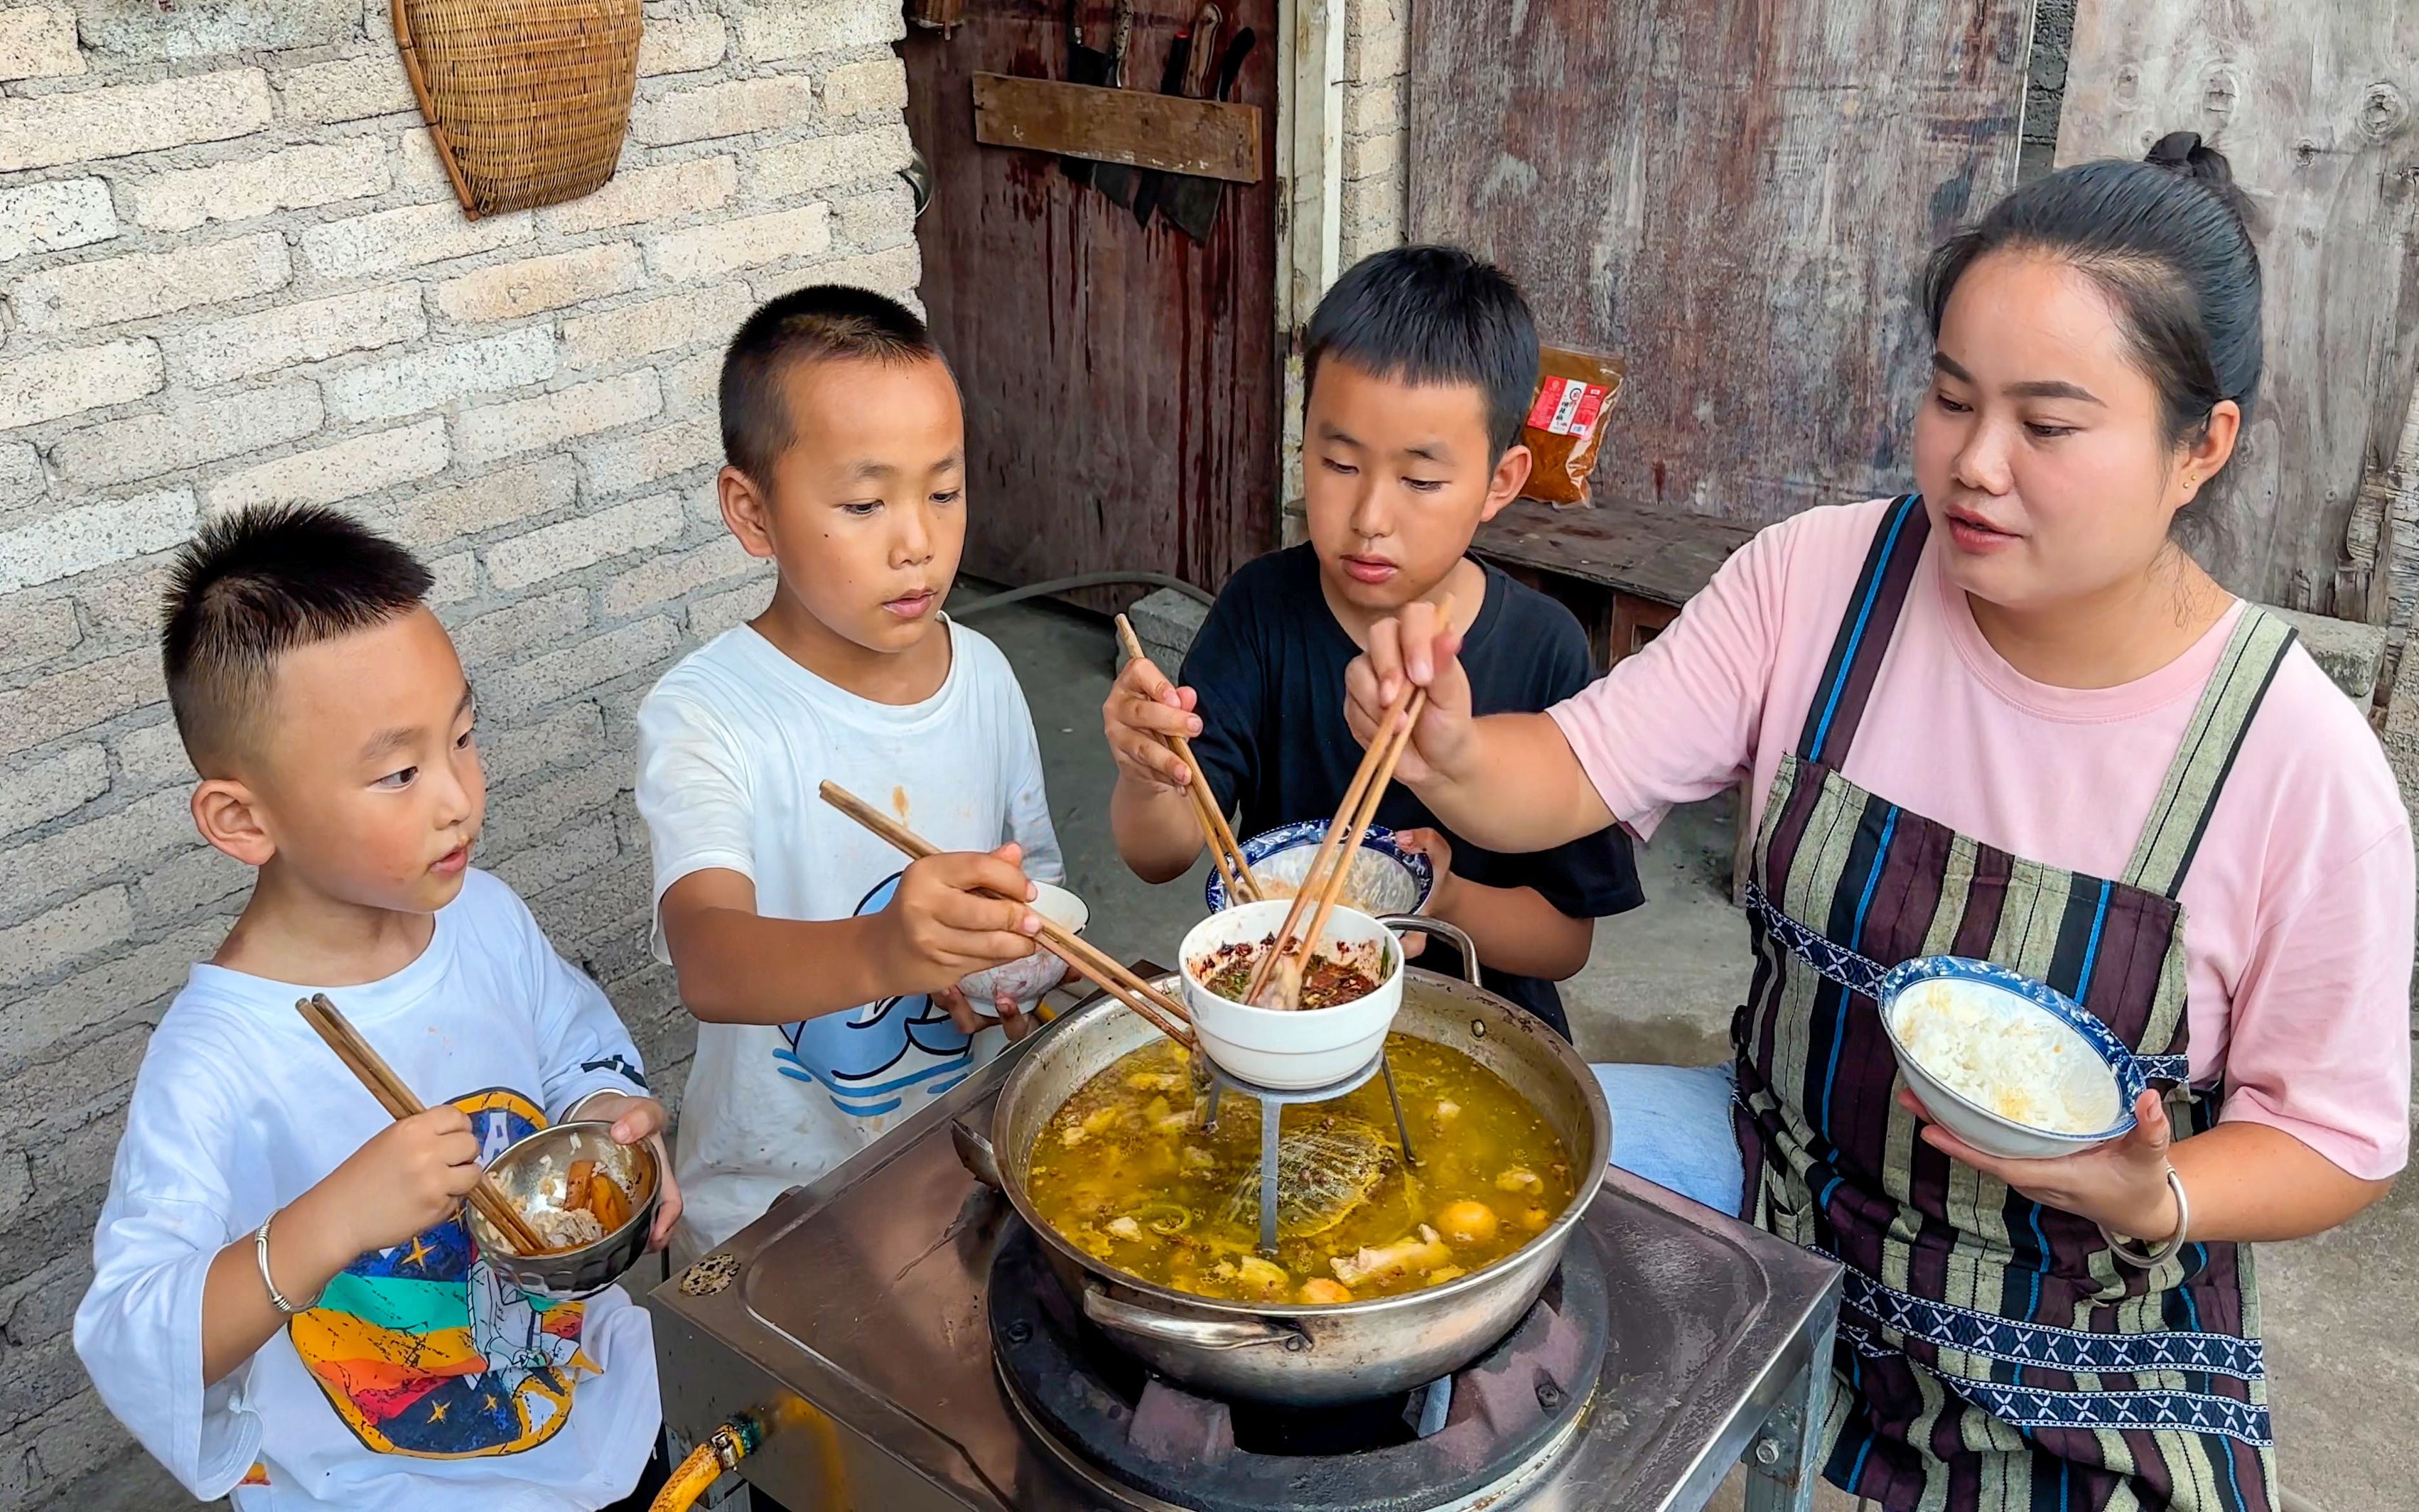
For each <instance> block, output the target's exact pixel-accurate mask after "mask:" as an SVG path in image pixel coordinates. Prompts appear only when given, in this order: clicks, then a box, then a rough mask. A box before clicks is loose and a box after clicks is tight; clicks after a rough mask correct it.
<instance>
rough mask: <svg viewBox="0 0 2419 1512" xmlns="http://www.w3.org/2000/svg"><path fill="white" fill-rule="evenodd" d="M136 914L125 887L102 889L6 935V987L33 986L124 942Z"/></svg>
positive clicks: (0, 952) (0, 951)
mask: <svg viewBox="0 0 2419 1512" xmlns="http://www.w3.org/2000/svg"><path fill="white" fill-rule="evenodd" d="M133 918H134V912H133V908H132V906H131V904H130V903H128V901H127V897H126V889H125V888H124V887H100V888H96V889H95V890H93V891H91V892H88V893H85V895H84V896H83V897H81V898H78V899H77V900H75V901H74V902H73V903H64V904H61V905H60V906H59V907H56V908H54V909H52V910H51V911H50V912H49V913H46V914H41V915H39V916H37V917H36V918H32V919H29V920H28V921H26V922H25V923H23V924H20V925H18V926H17V927H16V928H14V929H8V930H0V981H6V982H8V983H9V984H10V985H12V986H13V985H15V984H17V983H20V982H25V981H30V980H33V979H34V978H36V977H39V976H42V975H44V974H45V973H48V972H50V971H53V970H55V969H56V968H58V967H60V966H63V965H65V964H68V963H69V962H70V961H72V960H74V959H75V958H76V957H78V956H80V955H89V954H91V953H92V952H93V951H95V950H98V949H100V948H101V947H102V946H104V945H107V944H109V943H110V942H111V941H113V940H116V939H120V938H123V937H124V935H125V933H126V927H127V925H129V924H130V923H131V922H133Z"/></svg>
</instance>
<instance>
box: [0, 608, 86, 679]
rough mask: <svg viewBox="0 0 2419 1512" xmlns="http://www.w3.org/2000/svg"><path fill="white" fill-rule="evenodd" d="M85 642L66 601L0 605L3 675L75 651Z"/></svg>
mask: <svg viewBox="0 0 2419 1512" xmlns="http://www.w3.org/2000/svg"><path fill="white" fill-rule="evenodd" d="M83 639H84V632H83V631H81V630H79V629H77V628H76V620H75V610H74V609H71V608H69V604H68V601H67V600H66V599H64V598H46V599H42V600H40V601H39V602H36V603H30V604H8V605H0V672H12V671H17V670H18V669H19V668H21V667H31V666H33V665H34V664H35V663H37V662H43V661H48V660H50V659H51V658H52V657H53V656H61V655H64V654H65V653H67V652H69V651H73V650H74V649H75V646H76V642H77V641H79V640H83Z"/></svg>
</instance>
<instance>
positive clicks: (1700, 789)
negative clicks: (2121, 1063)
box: [1552, 500, 2412, 1179]
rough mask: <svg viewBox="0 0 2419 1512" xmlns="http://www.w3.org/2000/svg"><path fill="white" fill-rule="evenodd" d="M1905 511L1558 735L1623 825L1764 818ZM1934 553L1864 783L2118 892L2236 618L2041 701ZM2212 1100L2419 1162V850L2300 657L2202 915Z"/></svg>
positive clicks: (2365, 754) (2276, 1123)
mask: <svg viewBox="0 0 2419 1512" xmlns="http://www.w3.org/2000/svg"><path fill="white" fill-rule="evenodd" d="M1888 506H1889V501H1887V500H1875V501H1872V502H1869V503H1862V504H1852V505H1844V506H1840V507H1834V508H1825V509H1812V510H1808V511H1807V512H1805V513H1804V514H1801V515H1798V516H1796V517H1794V518H1792V519H1790V520H1787V521H1785V522H1784V523H1782V524H1780V525H1776V526H1774V527H1772V528H1771V529H1769V530H1766V531H1764V532H1762V533H1760V534H1758V535H1757V536H1756V537H1755V539H1754V540H1752V541H1750V542H1749V544H1748V545H1747V546H1746V547H1745V548H1743V549H1742V550H1740V551H1739V553H1738V554H1737V555H1736V556H1734V557H1733V558H1732V559H1731V561H1730V562H1729V563H1726V564H1725V565H1724V566H1723V567H1722V569H1721V571H1720V572H1718V573H1717V574H1715V576H1714V580H1713V582H1712V583H1711V584H1709V585H1708V586H1707V587H1706V589H1705V591H1704V592H1703V593H1702V594H1698V595H1697V596H1696V597H1695V598H1694V599H1692V600H1690V601H1689V603H1688V605H1687V608H1686V609H1684V610H1683V611H1682V612H1681V614H1680V617H1679V618H1678V619H1677V620H1676V621H1674V622H1673V623H1672V625H1671V626H1670V627H1669V628H1668V629H1666V630H1665V631H1664V632H1663V633H1662V634H1661V635H1660V636H1658V637H1656V640H1654V642H1653V643H1652V644H1650V645H1648V646H1647V647H1646V649H1645V650H1644V651H1642V652H1641V653H1640V654H1639V655H1637V656H1631V657H1629V658H1628V659H1627V660H1626V661H1624V662H1623V663H1622V664H1621V665H1620V666H1618V667H1616V668H1614V669H1613V671H1612V672H1611V674H1610V676H1608V677H1606V678H1604V679H1603V680H1601V681H1599V682H1598V683H1596V684H1595V686H1594V687H1590V688H1589V689H1588V690H1587V691H1586V692H1584V693H1581V694H1579V696H1578V697H1576V698H1574V699H1572V700H1571V701H1570V702H1566V703H1564V704H1562V705H1561V706H1559V707H1557V708H1556V709H1554V710H1553V711H1552V713H1553V717H1554V720H1555V722H1556V724H1558V725H1559V726H1560V727H1561V729H1562V731H1563V733H1564V736H1565V737H1566V738H1567V739H1568V740H1569V741H1570V744H1571V749H1572V750H1573V751H1574V752H1576V753H1577V754H1578V756H1579V763H1580V764H1581V765H1582V766H1583V767H1584V768H1585V769H1586V771H1587V775H1588V778H1589V779H1590V780H1591V781H1593V782H1594V783H1595V788H1596V791H1597V792H1598V793H1600V794H1602V795H1603V796H1604V800H1605V802H1606V804H1607V805H1609V806H1610V808H1611V810H1612V811H1613V812H1614V813H1615V814H1616V815H1618V816H1620V818H1621V819H1622V820H1623V821H1624V822H1626V823H1627V824H1628V825H1630V827H1631V828H1633V829H1635V830H1636V831H1638V832H1639V833H1640V834H1641V835H1646V834H1650V833H1651V832H1652V830H1653V828H1654V825H1655V824H1656V822H1657V821H1658V820H1659V819H1660V818H1661V817H1662V814H1663V811H1664V810H1666V809H1667V808H1668V807H1669V806H1671V805H1672V804H1674V803H1687V802H1692V801H1695V800H1697V799H1700V798H1704V797H1708V796H1710V795H1714V794H1716V793H1718V792H1720V791H1721V790H1722V789H1724V788H1726V787H1728V786H1730V785H1731V784H1732V783H1733V782H1736V781H1738V780H1740V779H1743V778H1744V779H1749V791H1750V793H1751V794H1752V795H1753V799H1754V805H1755V812H1756V815H1757V816H1758V817H1759V818H1760V816H1761V815H1762V813H1763V810H1764V798H1765V795H1767V794H1768V793H1769V792H1770V790H1771V784H1772V779H1773V774H1774V773H1775V772H1776V771H1778V770H1779V768H1780V761H1781V757H1782V756H1783V754H1784V753H1786V752H1787V751H1789V750H1790V749H1791V748H1793V747H1794V746H1795V743H1796V741H1797V739H1798V736H1799V733H1800V732H1801V729H1802V727H1803V724H1804V722H1805V717H1806V709H1807V705H1808V704H1809V702H1810V701H1811V700H1812V698H1813V696H1814V688H1815V684H1816V682H1817V681H1818V680H1819V679H1820V678H1821V675H1822V671H1823V664H1824V661H1825V659H1826V657H1827V656H1828V655H1829V653H1830V649H1831V642H1832V638H1833V636H1834V634H1835V633H1836V631H1837V629H1838V626H1839V624H1840V619H1841V613H1842V612H1843V610H1844V609H1845V608H1846V606H1847V602H1848V595H1849V594H1850V592H1851V591H1852V590H1853V589H1854V587H1855V584H1856V579H1857V572H1858V570H1859V568H1860V567H1861V566H1862V564H1863V562H1864V559H1865V555H1866V552H1867V550H1868V549H1869V548H1871V546H1872V538H1873V532H1874V529H1875V527H1876V525H1877V524H1878V523H1879V521H1880V520H1881V518H1882V516H1883V514H1884V512H1885V511H1886V510H1887V508H1888ZM1938 549H1939V548H1938V543H1937V541H1936V540H1935V541H1934V543H1933V544H1932V545H1931V546H1930V547H1928V548H1926V550H1925V552H1924V555H1923V560H1922V562H1921V563H1920V564H1919V565H1918V568H1917V570H1916V576H1915V580H1914V583H1913V585H1912V586H1911V587H1910V588H1909V590H1908V593H1907V599H1906V606H1905V609H1904V611H1903V613H1902V615H1901V617H1900V621H1899V625H1898V630H1897V633H1896V635H1895V636H1894V637H1893V639H1892V641H1891V644H1890V649H1889V654H1888V656H1887V658H1886V659H1885V660H1884V662H1883V664H1882V669H1881V675H1880V678H1879V680H1878V682H1877V683H1876V684H1875V686H1874V687H1873V692H1872V702H1870V703H1869V704H1867V706H1866V710H1865V715H1864V718H1863V721H1862V723H1861V724H1860V725H1859V726H1858V729H1857V738H1856V742H1855V744H1854V746H1853V747H1851V748H1850V749H1849V751H1848V754H1847V759H1846V761H1845V762H1844V763H1843V764H1841V774H1842V775H1843V776H1844V777H1846V778H1847V779H1848V780H1849V781H1851V782H1854V783H1856V784H1857V786H1859V787H1862V788H1864V789H1866V790H1868V791H1870V792H1872V793H1874V794H1877V795H1880V796H1882V797H1883V798H1886V799H1887V800H1888V801H1890V802H1892V803H1895V804H1897V805H1899V806H1900V807H1902V808H1903V809H1907V810H1912V811H1914V812H1917V813H1920V814H1923V815H1925V816H1927V817H1929V818H1931V819H1934V820H1936V821H1938V822H1939V823H1941V824H1944V825H1949V827H1950V828H1952V829H1955V830H1958V831H1960V832H1962V833H1964V834H1966V835H1970V836H1972V837H1974V838H1975V839H1976V840H1978V841H1983V842H1985V843H1988V844H1991V845H1995V846H1997V847H1999V848H2001V849H2003V850H2006V851H2010V852H2012V853H2013V854H2015V855H2018V856H2027V857H2030V858H2031V859H2033V860H2036V861H2040V862H2043V863H2045V864H2047V865H2050V866H2055V867H2060V868H2065V869H2068V870H2072V871H2076V872H2086V873H2088V874H2090V875H2094V876H2103V877H2114V876H2119V875H2121V874H2122V873H2123V872H2124V870H2125V867H2126V864H2127V862H2128V861H2130V860H2131V859H2132V856H2133V852H2134V842H2135V841H2136V840H2137V839H2138V838H2139V836H2140V833H2141V829H2142V825H2143V823H2144V820H2145V818H2146V816H2147V815H2148V814H2149V810H2150V805H2151V802H2152V800H2153V799H2154V798H2155V797H2156V795H2157V794H2158V790H2159V786H2160V783H2161V782H2162V780H2163V779H2165V775H2166V769H2167V765H2168V764H2169V762H2170V761H2171V760H2172V759H2173V757H2174V755H2175V752H2176V748H2177V747H2178V745H2179V744H2180V742H2181V741H2182V739H2183V731H2184V726H2185V724H2186V722H2187V721H2189V719H2190V718H2191V717H2192V714H2193V711H2194V709H2195V707H2196V705H2197V703H2198V702H2199V698H2200V693H2201V688H2202V685H2203V684H2204V683H2206V682H2207V681H2208V678H2209V675H2210V673H2211V671H2213V670H2214V669H2215V668H2216V665H2217V661H2218V658H2219V656H2222V655H2223V654H2224V652H2225V648H2226V640H2227V637H2228V636H2229V635H2230V634H2231V633H2232V631H2233V629H2234V625H2235V623H2236V620H2237V618H2238V616H2240V614H2241V613H2242V606H2241V605H2240V604H2238V605H2236V606H2235V608H2234V609H2230V610H2229V611H2228V612H2227V613H2226V616H2225V617H2224V618H2223V619H2222V620H2221V621H2220V622H2219V623H2218V624H2217V625H2214V626H2212V627H2211V629H2210V631H2209V633H2208V634H2206V635H2204V636H2202V637H2201V639H2200V640H2198V641H2196V643H2195V644H2194V645H2193V647H2192V649H2191V650H2189V651H2187V652H2185V653H2184V654H2183V655H2182V656H2179V657H2178V658H2176V660H2175V661H2173V662H2171V663H2169V664H2168V665H2167V666H2165V667H2163V668H2161V669H2160V670H2159V671H2155V672H2153V673H2151V674H2150V675H2149V676H2148V677H2145V678H2142V679H2140V680H2139V681H2136V682H2132V683H2127V684H2125V685H2124V686H2122V687H2105V688H2065V687H2048V686H2046V685H2044V684H2041V683H2036V682H2034V681H2032V680H2031V679H2029V678H2027V677H2026V676H2024V675H2023V674H2021V673H2019V672H2018V671H2016V670H2015V669H2014V668H2012V667H2011V666H2009V665H2008V664H2007V662H2006V661H2004V660H2002V659H2001V658H2000V657H1999V656H1998V654H1997V653H1996V652H1995V651H1993V650H1992V649H1991V646H1990V643H1989V642H1988V641H1986V640H1983V638H1982V635H1981V632H1980V629H1978V628H1977V627H1976V625H1975V624H1974V617H1973V614H1972V611H1971V610H1970V609H1968V608H1967V606H1966V602H1965V596H1964V594H1963V593H1961V592H1959V591H1957V590H1956V589H1954V588H1952V587H1950V586H1949V582H1948V580H1947V579H1945V578H1943V577H1942V576H1941V574H1940V571H1939V563H1938ZM2182 901H2183V907H2184V918H2185V932H2184V948H2185V956H2186V966H2187V977H2188V981H2189V990H2190V993H2191V999H2190V1006H2189V1020H2190V1026H2191V1053H2192V1071H2193V1079H2194V1081H2195V1082H2196V1084H2198V1085H2202V1086H2207V1085H2209V1084H2211V1082H2213V1081H2214V1080H2215V1079H2216V1078H2218V1077H2219V1076H2220V1075H2221V1074H2222V1075H2223V1076H2224V1078H2225V1082H2226V1102H2225V1109H2224V1116H2225V1117H2226V1119H2249V1120H2252V1121H2255V1122H2259V1123H2265V1124H2269V1125H2272V1126H2273V1127H2275V1128H2278V1129H2282V1130H2284V1131H2285V1132H2286V1133H2288V1134H2292V1135H2293V1136H2295V1137H2296V1138H2298V1139H2300V1140H2302V1141H2303V1143H2304V1144H2307V1145H2309V1146H2310V1147H2311V1148H2312V1149H2316V1150H2318V1151H2319V1153H2320V1154H2322V1155H2324V1156H2326V1157H2327V1158H2328V1159H2329V1160H2331V1161H2333V1162H2334V1164H2336V1165H2340V1166H2341V1167H2343V1168H2344V1169H2345V1170H2346V1171H2349V1172H2350V1173H2351V1174H2352V1175H2354V1176H2358V1177H2364V1178H2368V1179H2379V1178H2383V1177H2387V1176H2391V1175H2393V1174H2394V1173H2395V1172H2396V1171H2398V1170H2400V1169H2401V1168H2402V1165H2403V1164H2404V1162H2405V1161H2406V1159H2407V1158H2408V1156H2409V1153H2410V1144H2411V1124H2410V1110H2411V913H2412V855H2411V824H2410V819H2409V816H2408V815H2407V813H2406V812H2405V811H2404V809H2403V805H2402V798H2401V795H2400V793H2399V791H2398V790H2397V789H2396V784H2395V779H2394V775H2393V773H2392V772H2391V771H2390V770H2389V769H2388V767H2387V766H2386V764H2385V756H2384V752H2383V751H2382V750H2381V749H2380V748H2379V745H2378V742H2377V737H2376V736H2375V735H2374V734H2373V733H2371V732H2370V730H2369V727H2368V723H2367V721H2366V720H2365V718H2364V717H2362V715H2361V712H2360V711H2359V710H2358V709H2356V708H2354V707H2353V705H2352V703H2351V701H2350V700H2349V699H2347V698H2345V697H2344V695H2343V693H2342V691H2341V690H2340V689H2338V688H2337V687H2335V686H2334V684H2333V683H2332V682H2330V681H2328V679H2327V676H2326V674H2325V673H2324V672H2322V671H2319V667H2318V664H2317V663H2316V662H2314V661H2312V660H2311V659H2310V657H2309V656H2308V655H2307V654H2306V653H2304V652H2303V650H2302V649H2301V648H2300V647H2298V646H2297V647H2295V648H2294V649H2293V650H2292V652H2291V653H2290V654H2289V655H2288V656H2287V657H2286V659H2285V662H2284V665H2283V666H2282V667H2280V668H2279V669H2278V670H2277V672H2276V677H2275V681H2274V682H2273V684H2272V685H2271V686H2270V687H2269V689H2268V696H2267V699H2266V702H2264V703H2263V704H2262V705H2261V707H2260V710H2259V713H2258V716H2257V718H2256V719H2254V721H2253V722H2252V725H2251V728H2250V731H2249V733H2247V734H2246V736H2245V737H2244V740H2243V744H2242V752H2241V754H2240V755H2239V756H2238V758H2237V759H2236V762H2235V764H2234V769H2233V771H2232V772H2231V774H2229V775H2228V777H2227V778H2226V787H2225V789H2224V793H2223V795H2222V796H2221V798H2220V799H2219V801H2218V804H2217V808H2216V811H2215V812H2214V813H2213V814H2212V815H2211V820H2210V825H2209V831H2208V833H2207V835H2206V836H2205V837H2204V838H2203V840H2202V842H2201V846H2200V849H2199V852H2198V853H2197V855H2196V858H2195V859H2194V862H2193V865H2192V870H2191V871H2190V872H2188V873H2186V875H2185V877H2184V885H2183V894H2182Z"/></svg>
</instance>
